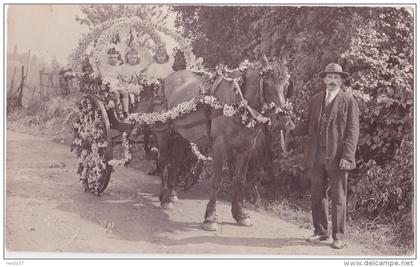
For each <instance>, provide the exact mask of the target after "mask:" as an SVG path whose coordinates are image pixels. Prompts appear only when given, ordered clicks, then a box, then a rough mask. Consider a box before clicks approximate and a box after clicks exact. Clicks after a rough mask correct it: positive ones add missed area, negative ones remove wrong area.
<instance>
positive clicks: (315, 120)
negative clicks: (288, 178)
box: [293, 89, 359, 170]
mask: <svg viewBox="0 0 420 267" xmlns="http://www.w3.org/2000/svg"><path fill="white" fill-rule="evenodd" d="M339 90H340V92H339V93H338V94H337V96H336V97H335V99H334V100H333V102H332V103H331V105H333V106H332V107H331V113H330V116H329V118H328V122H327V128H326V151H325V152H326V153H325V160H326V169H331V170H334V169H338V166H339V163H340V159H345V160H347V161H349V162H351V169H354V168H356V160H355V153H356V146H357V140H358V138H359V111H358V107H357V102H356V100H355V99H354V98H353V96H352V95H350V94H349V93H345V92H344V91H342V90H341V89H339ZM325 94H326V92H325V90H324V91H322V92H320V93H317V94H316V95H315V96H313V97H312V99H311V101H310V104H309V109H308V111H307V115H306V117H305V119H304V120H303V121H302V122H300V123H298V124H297V125H296V128H295V129H294V131H293V132H294V134H295V135H308V137H307V140H306V147H305V156H304V162H303V163H304V166H305V168H312V167H313V166H314V163H315V160H316V158H317V157H318V156H319V153H318V152H319V151H318V142H319V138H320V123H321V113H322V106H323V105H324V101H325Z"/></svg>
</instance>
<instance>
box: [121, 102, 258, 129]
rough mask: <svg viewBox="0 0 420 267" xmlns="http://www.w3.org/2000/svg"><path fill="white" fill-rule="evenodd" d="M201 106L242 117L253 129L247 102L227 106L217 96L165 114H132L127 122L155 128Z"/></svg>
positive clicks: (228, 115) (183, 104)
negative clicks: (250, 123)
mask: <svg viewBox="0 0 420 267" xmlns="http://www.w3.org/2000/svg"><path fill="white" fill-rule="evenodd" d="M200 105H208V106H210V107H212V108H213V109H222V110H223V115H224V116H226V117H233V116H235V115H238V114H239V115H241V118H242V123H243V124H245V125H246V126H247V127H252V126H251V125H249V122H250V121H252V120H253V119H252V118H250V116H248V111H247V110H246V108H245V107H246V106H247V102H246V101H242V102H241V103H240V104H239V105H229V104H225V103H223V102H222V101H220V100H219V99H217V98H216V97H215V96H211V95H205V94H201V95H199V96H196V97H194V98H193V99H191V100H189V101H186V102H182V103H180V104H178V105H177V106H176V107H173V108H172V109H170V110H166V111H163V112H152V113H131V114H129V115H128V116H127V119H126V122H128V123H132V124H138V125H144V124H145V125H148V126H154V125H155V124H156V123H166V122H168V121H169V120H174V119H178V118H181V117H182V116H184V115H186V114H189V113H190V112H192V111H196V110H197V109H198V108H199V106H200Z"/></svg>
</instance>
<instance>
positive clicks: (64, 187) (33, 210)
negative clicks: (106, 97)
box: [6, 131, 376, 257]
mask: <svg viewBox="0 0 420 267" xmlns="http://www.w3.org/2000/svg"><path fill="white" fill-rule="evenodd" d="M6 148H7V154H6V164H7V166H6V171H7V173H6V248H7V250H8V251H9V252H12V251H15V252H16V251H37V252H42V251H54V252H82V253H90V252H96V253H131V254H136V255H139V254H143V255H144V254H155V253H161V254H173V253H175V254H235V255H238V254H241V255H247V256H249V255H256V254H271V255H277V256H285V255H287V256H293V255H306V256H311V255H360V256H363V257H366V256H367V255H375V254H376V253H375V252H374V251H370V250H369V249H367V248H366V247H363V246H362V245H360V244H355V243H348V244H347V245H348V247H347V248H346V249H343V250H334V249H332V248H330V243H331V240H330V241H329V242H320V243H316V244H311V243H308V242H306V241H305V238H306V237H307V236H309V235H310V234H311V230H308V229H303V228H299V227H298V226H296V225H293V224H291V223H288V222H286V221H284V220H281V219H279V218H276V217H274V216H269V215H266V214H261V213H258V212H251V216H252V220H253V221H254V224H255V226H253V227H250V228H246V227H240V226H237V225H236V224H235V222H234V220H233V219H232V217H231V214H230V207H229V203H223V202H220V203H219V204H218V213H219V218H220V221H221V223H220V225H219V229H218V231H217V232H206V231H203V230H201V229H200V225H201V223H202V221H203V215H204V210H205V206H206V203H207V201H206V198H207V193H206V192H207V188H206V185H204V184H198V185H195V186H194V187H193V188H192V189H191V190H190V191H189V192H180V193H179V198H180V201H179V202H178V203H176V204H175V206H174V209H173V210H170V211H165V210H162V209H161V208H160V207H159V202H158V199H157V196H156V193H157V192H158V188H159V178H158V177H155V176H148V175H146V174H145V173H143V172H140V171H138V170H134V169H131V168H124V167H121V168H117V169H116V170H115V172H114V173H113V174H112V177H111V182H110V184H109V186H108V189H107V190H106V191H105V192H104V193H103V194H102V196H100V197H97V196H94V195H93V194H90V193H85V192H83V190H82V188H81V186H80V184H79V182H78V176H77V175H76V174H75V166H76V158H75V155H74V154H73V153H71V152H70V150H69V148H68V147H67V146H64V145H60V144H57V143H54V142H52V141H50V140H48V139H46V138H41V137H35V136H30V135H26V134H21V133H16V132H12V131H8V132H7V147H6ZM6 255H7V254H6ZM151 256H157V255H151Z"/></svg>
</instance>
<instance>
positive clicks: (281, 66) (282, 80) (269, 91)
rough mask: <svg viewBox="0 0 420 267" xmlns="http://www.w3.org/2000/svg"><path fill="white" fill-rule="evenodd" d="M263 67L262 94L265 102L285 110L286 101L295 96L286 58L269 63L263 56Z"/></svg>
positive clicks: (261, 73) (261, 72)
mask: <svg viewBox="0 0 420 267" xmlns="http://www.w3.org/2000/svg"><path fill="white" fill-rule="evenodd" d="M261 65H262V67H261V71H260V75H261V80H260V94H261V97H262V100H263V102H264V103H271V102H274V103H275V104H276V105H277V106H278V107H280V108H283V107H284V106H285V105H286V99H287V98H288V97H290V96H292V95H293V83H292V81H291V80H289V78H290V75H289V73H288V72H287V68H286V60H285V58H283V59H282V60H280V61H279V60H276V61H274V62H271V63H269V62H268V60H267V57H266V56H265V55H263V56H262V58H261Z"/></svg>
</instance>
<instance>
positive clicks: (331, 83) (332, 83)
mask: <svg viewBox="0 0 420 267" xmlns="http://www.w3.org/2000/svg"><path fill="white" fill-rule="evenodd" d="M328 85H335V86H337V84H336V83H334V82H330V83H329V84H328Z"/></svg>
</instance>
